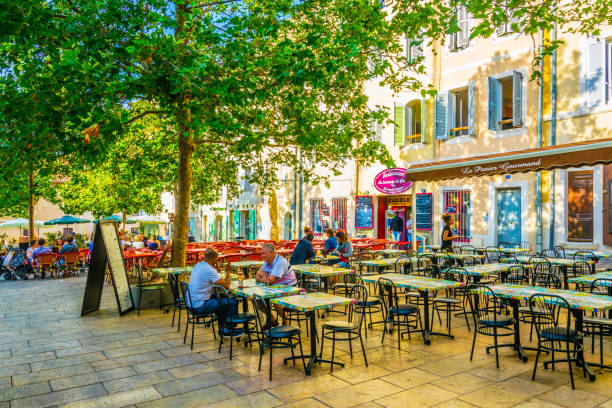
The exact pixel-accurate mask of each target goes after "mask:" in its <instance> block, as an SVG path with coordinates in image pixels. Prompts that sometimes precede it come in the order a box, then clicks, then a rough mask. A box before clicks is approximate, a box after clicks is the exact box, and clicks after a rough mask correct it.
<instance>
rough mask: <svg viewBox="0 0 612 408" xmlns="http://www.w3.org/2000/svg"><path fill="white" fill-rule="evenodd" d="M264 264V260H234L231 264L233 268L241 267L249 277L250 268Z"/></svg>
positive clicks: (243, 272)
mask: <svg viewBox="0 0 612 408" xmlns="http://www.w3.org/2000/svg"><path fill="white" fill-rule="evenodd" d="M263 264H264V262H263V261H253V260H251V261H236V262H232V263H231V264H230V265H231V266H232V268H236V269H240V270H242V274H243V275H244V276H246V277H248V278H250V276H249V268H250V267H251V266H262V265H263Z"/></svg>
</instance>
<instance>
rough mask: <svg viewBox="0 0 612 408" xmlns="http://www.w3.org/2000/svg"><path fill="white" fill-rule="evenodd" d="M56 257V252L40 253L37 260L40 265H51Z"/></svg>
mask: <svg viewBox="0 0 612 408" xmlns="http://www.w3.org/2000/svg"><path fill="white" fill-rule="evenodd" d="M54 259H55V254H40V255H37V256H36V258H35V260H36V261H37V262H38V265H40V266H51V264H52V263H53V260H54Z"/></svg>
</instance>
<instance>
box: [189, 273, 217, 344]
mask: <svg viewBox="0 0 612 408" xmlns="http://www.w3.org/2000/svg"><path fill="white" fill-rule="evenodd" d="M180 287H181V293H182V294H183V298H184V299H185V304H186V305H191V293H190V292H189V286H188V285H187V283H186V282H182V281H181V282H180ZM185 309H186V310H187V324H186V325H185V337H183V344H185V342H186V341H187V332H188V331H189V324H190V323H191V349H192V350H193V337H194V329H195V326H196V325H204V326H206V327H208V326H212V331H213V337H214V339H215V340H217V334H216V333H215V320H217V317H216V315H215V314H214V313H196V312H195V311H194V310H193V309H192V308H191V307H190V306H186V307H185Z"/></svg>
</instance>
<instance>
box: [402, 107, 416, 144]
mask: <svg viewBox="0 0 612 408" xmlns="http://www.w3.org/2000/svg"><path fill="white" fill-rule="evenodd" d="M413 113H414V112H412V108H410V107H408V106H406V107H405V108H404V124H405V125H404V140H406V142H407V141H408V139H407V137H408V136H412V135H413V134H414V130H413V124H412V116H413Z"/></svg>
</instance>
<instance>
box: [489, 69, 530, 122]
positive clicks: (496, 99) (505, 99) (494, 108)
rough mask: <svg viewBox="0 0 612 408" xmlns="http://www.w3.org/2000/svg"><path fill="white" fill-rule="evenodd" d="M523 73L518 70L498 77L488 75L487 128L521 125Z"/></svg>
mask: <svg viewBox="0 0 612 408" xmlns="http://www.w3.org/2000/svg"><path fill="white" fill-rule="evenodd" d="M522 90H523V75H522V74H521V73H520V72H518V71H513V72H512V74H510V75H507V76H502V77H500V78H494V77H489V129H490V130H506V129H513V128H520V127H522V126H523V98H522V92H523V91H522Z"/></svg>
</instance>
